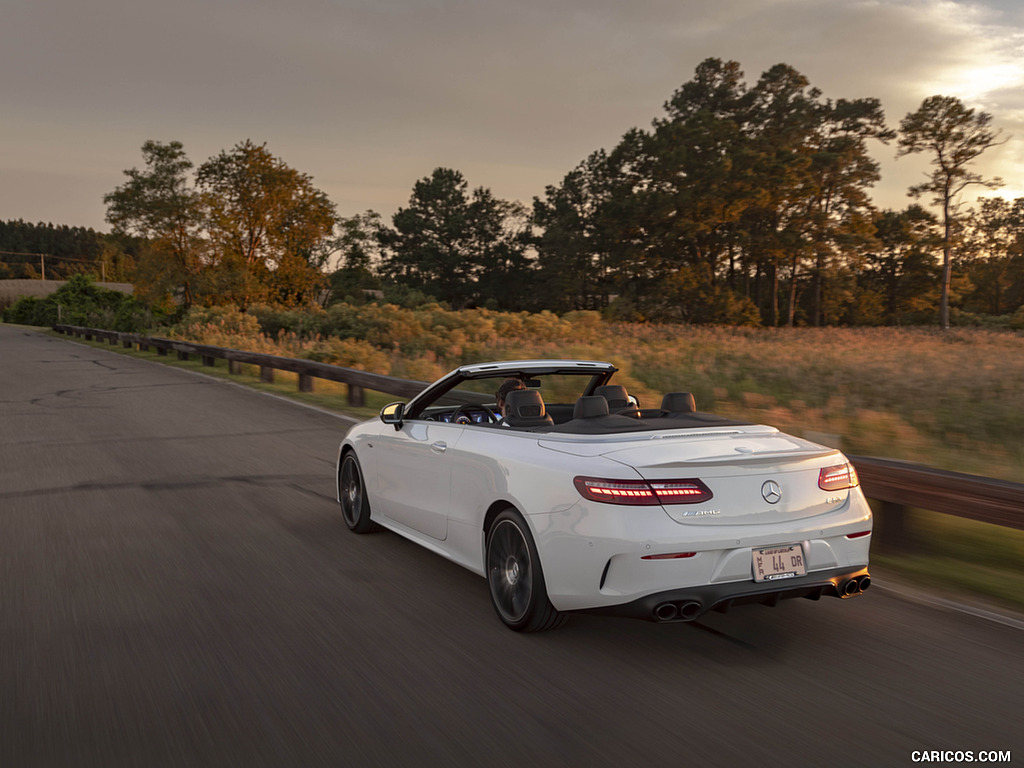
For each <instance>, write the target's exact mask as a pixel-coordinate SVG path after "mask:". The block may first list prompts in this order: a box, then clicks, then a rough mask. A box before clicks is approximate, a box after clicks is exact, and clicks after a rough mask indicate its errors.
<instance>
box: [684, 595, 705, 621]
mask: <svg viewBox="0 0 1024 768" xmlns="http://www.w3.org/2000/svg"><path fill="white" fill-rule="evenodd" d="M700 608H701V605H700V603H698V602H697V601H696V600H687V601H686V602H685V603H680V604H679V618H681V619H682V620H683V621H692V620H693V619H696V618H697V617H698V616H699V615H700Z"/></svg>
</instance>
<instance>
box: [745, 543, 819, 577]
mask: <svg viewBox="0 0 1024 768" xmlns="http://www.w3.org/2000/svg"><path fill="white" fill-rule="evenodd" d="M750 554H751V557H752V559H753V566H754V581H775V580H777V579H792V578H794V577H795V576H803V575H805V574H806V573H807V566H806V564H805V563H804V548H803V546H802V545H800V544H793V545H792V546H788V547H768V548H766V549H755V550H753V551H752V552H751V553H750Z"/></svg>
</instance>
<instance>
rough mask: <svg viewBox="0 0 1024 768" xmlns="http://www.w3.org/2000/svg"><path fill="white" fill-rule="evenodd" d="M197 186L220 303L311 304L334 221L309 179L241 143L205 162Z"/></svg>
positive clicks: (320, 281) (332, 212)
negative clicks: (261, 300)
mask: <svg viewBox="0 0 1024 768" xmlns="http://www.w3.org/2000/svg"><path fill="white" fill-rule="evenodd" d="M196 182H197V186H198V189H199V191H200V193H201V194H202V201H203V204H204V207H205V212H206V227H207V230H208V232H209V237H210V241H211V244H212V245H213V247H214V253H215V259H216V267H217V269H216V270H215V276H216V281H217V289H218V290H217V292H218V293H219V294H220V296H221V298H222V299H224V300H228V301H233V302H235V303H238V304H239V305H240V306H242V307H246V306H248V305H249V303H251V302H252V301H253V300H256V299H263V300H269V301H276V302H283V303H300V302H303V301H307V302H308V301H311V300H312V299H313V298H314V297H315V293H316V291H317V290H318V289H320V288H321V287H322V286H323V284H324V282H325V280H326V278H325V275H324V273H323V272H322V270H321V267H322V266H323V265H324V264H325V263H326V261H327V258H328V257H329V255H330V250H329V247H328V244H329V243H330V241H331V236H332V233H333V230H334V224H335V221H336V218H337V217H336V214H335V208H334V204H333V203H332V202H331V201H330V200H328V198H327V196H326V195H325V194H324V193H323V192H321V191H320V190H319V189H317V188H316V187H315V186H313V180H312V178H311V177H310V176H308V175H306V174H304V173H300V172H298V171H296V170H295V169H293V168H291V167H289V166H288V165H287V164H286V163H285V162H284V161H283V160H281V159H279V158H277V157H274V156H273V155H272V154H271V153H270V152H269V151H268V150H267V148H266V145H265V144H261V145H256V144H254V143H253V142H252V141H250V140H248V139H246V140H245V141H243V142H241V143H239V144H236V145H235V146H234V148H232V150H231V151H230V152H221V153H220V154H219V155H217V156H216V157H212V158H210V159H209V160H208V161H206V162H205V163H203V165H202V166H200V168H199V171H198V173H197V176H196Z"/></svg>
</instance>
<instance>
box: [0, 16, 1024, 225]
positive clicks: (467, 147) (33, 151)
mask: <svg viewBox="0 0 1024 768" xmlns="http://www.w3.org/2000/svg"><path fill="white" fill-rule="evenodd" d="M1022 32H1024V12H1021V11H1020V10H1019V9H1016V6H1015V4H1014V1H1013V0H990V1H989V2H986V3H983V4H973V5H970V4H966V3H952V2H944V1H939V0H834V1H833V0H829V1H826V0H719V2H716V3H706V2H703V0H684V1H682V2H681V1H680V0H633V1H632V2H630V3H622V2H619V1H618V0H586V2H584V1H583V0H565V2H561V3H550V2H547V0H545V1H544V2H541V0H520V2H516V3H509V2H497V1H496V0H293V2H290V3H283V2H278V1H277V0H246V2H241V0H179V2H177V3H171V4H169V3H155V2H138V0H94V1H93V2H90V3H80V2H75V1H74V0H36V2H33V3H19V4H15V5H14V6H13V7H12V8H10V9H5V18H4V24H3V25H2V26H0V78H2V80H0V83H2V87H3V93H4V99H5V110H4V112H3V113H0V135H2V136H3V138H4V141H3V147H2V148H0V178H3V179H7V178H9V174H10V173H11V172H13V171H14V170H17V172H18V174H19V175H18V179H19V183H18V187H17V189H14V188H13V187H12V185H10V184H9V183H4V182H0V218H19V217H24V218H27V219H36V218H42V219H47V220H54V221H65V222H67V223H69V224H76V223H77V224H85V225H89V226H95V227H102V226H103V208H102V196H103V194H104V193H105V192H109V191H110V190H111V189H112V188H113V187H114V186H115V185H116V184H118V183H120V180H121V171H122V170H123V169H125V168H128V167H131V166H132V165H138V164H139V162H140V154H139V147H140V146H141V145H142V143H143V142H144V141H145V140H147V139H151V138H152V139H158V140H163V141H167V140H171V139H177V140H180V141H182V142H184V144H185V148H186V150H187V151H188V153H189V156H190V157H191V158H192V159H193V160H194V161H195V162H196V163H200V162H202V161H203V160H205V159H206V158H207V157H209V156H211V155H213V154H215V153H217V152H219V151H220V150H222V149H227V148H230V147H231V146H233V145H234V144H235V143H237V142H238V141H241V140H243V139H246V138H251V139H253V140H254V141H257V142H263V141H266V142H267V143H268V148H269V149H270V150H271V151H272V152H274V154H276V155H278V156H280V157H282V158H283V159H284V160H285V161H286V162H288V163H289V164H291V165H292V166H294V167H296V168H298V169H299V170H301V171H303V172H306V173H309V174H311V175H312V176H313V177H314V180H315V181H316V183H317V184H318V185H319V186H320V187H321V188H322V189H324V191H325V192H327V194H328V195H329V196H331V198H332V199H333V200H334V201H335V202H336V203H337V205H338V208H339V211H340V212H342V213H344V214H354V213H357V212H360V211H362V210H364V209H366V208H369V207H372V208H374V209H376V210H378V211H381V212H382V213H384V214H385V215H387V214H389V213H390V212H392V211H393V210H394V209H395V208H397V207H398V206H400V205H403V204H405V202H406V200H407V199H408V196H409V193H410V191H411V188H412V184H413V182H414V181H415V180H416V179H418V178H421V177H423V176H425V175H427V174H429V173H430V171H431V170H432V169H433V168H434V167H437V166H442V165H443V166H450V167H454V168H457V169H458V170H460V171H462V172H463V173H464V175H465V176H466V177H467V179H468V180H469V182H470V184H471V185H473V186H487V187H490V188H491V189H492V190H493V191H494V193H495V194H496V195H498V196H500V197H506V198H515V199H520V200H523V201H526V202H528V201H529V199H530V198H531V197H532V196H533V195H539V194H541V193H542V192H543V189H544V186H545V185H546V184H552V183H557V182H558V181H559V180H560V179H561V178H562V176H564V175H565V173H567V172H568V171H569V170H570V169H571V168H572V167H573V166H575V165H576V164H577V163H578V162H580V161H581V160H583V159H584V158H585V157H586V156H587V155H588V154H589V153H590V152H592V151H594V150H596V149H598V148H601V147H604V148H610V147H611V146H612V145H614V144H615V143H616V142H617V141H618V139H619V138H620V137H621V135H622V134H623V133H625V132H626V131H627V130H629V129H630V128H632V127H635V126H640V127H646V126H648V125H649V124H650V122H651V121H652V120H653V119H654V118H655V117H659V116H660V115H661V114H662V105H663V104H664V102H665V101H666V100H667V99H669V98H670V97H671V95H672V93H673V91H674V90H675V89H676V88H678V87H679V86H680V85H682V84H683V83H684V82H686V81H687V80H689V79H690V78H691V77H692V75H693V71H694V68H695V67H696V66H697V65H698V64H699V63H700V62H701V61H702V60H703V59H705V58H707V57H718V58H722V59H734V60H736V61H739V62H740V64H741V65H742V66H743V68H744V70H745V71H746V73H747V78H748V80H750V81H751V82H753V81H754V80H756V79H757V77H758V76H759V75H760V74H761V73H762V72H763V71H764V70H766V69H768V68H769V67H770V66H772V65H774V64H777V63H780V62H784V63H787V64H790V65H792V66H794V67H795V68H796V69H798V70H799V71H801V72H802V73H803V74H804V75H806V76H807V77H808V78H809V80H810V81H811V83H812V85H814V86H817V87H819V88H821V89H822V90H823V92H824V94H825V96H826V97H827V98H832V99H836V98H861V97H876V98H879V99H881V101H882V103H883V106H884V107H885V109H886V112H887V114H888V116H889V121H890V123H891V124H893V125H895V124H897V123H898V121H899V119H900V118H901V117H902V116H903V115H904V114H906V113H907V112H909V111H912V110H914V109H916V108H917V106H918V105H919V104H920V102H921V100H922V99H924V98H925V97H927V96H929V95H932V94H933V93H943V94H945V95H954V96H959V97H960V98H963V99H964V100H965V101H967V102H968V103H969V105H971V106H978V107H980V108H982V109H986V110H989V111H991V112H992V114H993V115H994V116H995V118H996V122H997V124H998V125H1000V126H1002V127H1004V128H1005V129H1006V130H1007V133H1012V134H1015V135H1016V136H1018V137H1021V138H1019V139H1014V140H1012V142H1013V146H1010V145H1008V146H1007V147H1004V148H1002V150H1001V151H1000V152H999V153H998V159H999V162H1000V164H1001V169H1000V170H999V171H998V174H999V175H1003V176H1004V177H1006V178H1007V179H1008V180H1010V179H1011V178H1016V179H1022V180H1024V165H1022V164H1021V152H1020V151H1019V150H1017V149H1016V146H1017V145H1016V142H1019V141H1022V140H1024V103H1022V102H1024V96H1022V94H1024V88H1021V85H1022V84H1024V72H1022V69H1021V62H1022V61H1024V57H1022V56H1021V45H1022V37H1021V35H1022ZM877 155H878V157H879V159H880V160H882V161H883V172H884V174H885V178H884V180H883V183H882V185H880V186H879V188H878V190H876V199H878V200H880V201H881V202H882V204H884V205H889V206H900V205H904V204H905V203H906V201H905V194H904V192H905V189H906V188H907V187H908V186H910V185H911V184H913V183H914V182H915V181H917V180H918V178H919V176H920V173H921V172H922V171H923V169H924V167H925V166H924V165H923V163H924V161H923V159H922V158H919V159H918V160H920V162H918V161H917V160H915V159H914V158H904V159H902V160H900V161H899V163H896V162H895V161H894V159H893V157H894V155H895V149H893V148H892V147H889V148H885V147H880V148H879V150H878V153H877ZM996 156H997V153H996V152H995V151H993V153H992V160H993V162H994V159H995V158H996ZM985 161H986V163H988V162H989V158H988V156H986V158H985ZM33 169H35V170H36V171H38V174H37V175H38V181H37V183H33V181H32V179H33V174H32V170H33ZM983 172H986V173H992V175H995V173H994V172H992V171H989V170H988V169H987V166H986V167H985V168H984V169H983ZM61 175H64V176H66V178H67V184H58V185H57V190H58V191H57V192H56V193H55V192H54V179H56V178H59V177H61ZM90 175H91V177H92V179H93V182H92V185H93V186H92V192H91V193H87V191H86V190H88V188H89V185H88V183H87V181H85V180H84V178H87V177H88V176H90ZM44 179H45V182H44ZM1022 183H1024V182H1022ZM87 199H88V202H87V203H86V202H85V201H86V200H87Z"/></svg>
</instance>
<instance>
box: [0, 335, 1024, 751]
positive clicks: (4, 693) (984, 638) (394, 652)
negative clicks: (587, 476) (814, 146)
mask: <svg viewBox="0 0 1024 768" xmlns="http://www.w3.org/2000/svg"><path fill="white" fill-rule="evenodd" d="M346 427H347V422H346V421H344V420H342V419H339V418H336V417H333V416H330V415H328V414H324V413H321V412H318V411H313V410H309V409H305V408H302V407H299V406H297V405H294V404H291V403H287V402H284V401H282V400H279V399H275V398H271V397H267V396H265V395H261V394H258V393H255V392H251V391H248V390H245V389H242V388H240V387H236V386H233V385H231V384H227V383H224V382H221V381H215V380H212V379H208V378H206V377H202V376H198V375H195V374H191V373H188V372H184V371H180V370H175V369H172V368H168V367H164V366H160V365H157V364H154V363H149V362H146V361H141V360H135V359H131V358H127V357H124V356H121V355H118V354H116V353H114V352H112V351H107V350H102V349H92V348H88V347H85V346H81V345H78V344H75V343H73V342H71V341H68V340H65V339H57V338H50V337H46V336H43V335H40V334H36V333H32V332H27V331H25V330H24V329H20V328H12V327H10V326H2V325H0V766H3V767H5V768H6V767H7V766H11V767H12V768H20V767H21V766H26V767H28V766H49V765H53V766H103V767H106V766H165V765H166V766H206V765H212V766H376V765H382V766H383V765H387V766H435V765H436V766H526V765H529V766H547V765H552V766H554V765H558V766H682V765H709V766H733V765H736V766H739V765H746V766H786V765H798V766H837V767H841V766H901V765H913V764H915V763H914V762H913V761H912V753H913V752H914V751H916V750H974V751H976V752H979V751H982V750H1000V751H1006V750H1009V751H1011V753H1012V756H1013V758H1014V760H1015V761H1016V762H1021V761H1024V737H1022V733H1024V729H1022V728H1021V725H1020V723H1021V711H1022V709H1024V707H1022V705H1024V693H1022V682H1024V653H1022V648H1024V645H1022V639H1024V633H1022V632H1021V631H1020V630H1019V629H1015V628H1013V627H1011V626H1003V625H1000V624H997V623H992V622H988V621H985V620H982V619H980V618H975V617H972V616H967V615H963V614H960V613H956V612H951V611H947V610H940V609H935V608H931V607H927V606H923V605H918V604H915V603H913V602H908V601H905V600H903V599H900V598H899V597H897V596H895V595H893V594H891V593H888V592H885V591H882V590H872V591H870V592H868V593H867V594H865V595H863V596H861V597H858V598H856V599H853V600H847V601H840V600H830V599H827V600H822V601H820V602H819V603H812V602H809V601H802V600H799V601H789V602H788V603H784V604H782V605H780V606H779V607H777V608H774V609H771V608H765V607H762V606H751V607H747V608H743V609H736V610H735V611H733V612H732V613H730V614H728V615H724V616H722V615H712V616H710V617H707V618H706V619H703V620H702V621H700V622H699V623H693V624H675V625H655V624H648V623H645V622H638V621H631V620H627V619H608V618H598V617H574V618H573V619H571V620H570V622H569V623H568V624H567V625H566V626H565V627H564V628H562V629H560V630H557V631H555V632H551V633H546V634H541V635H528V636H522V635H517V634H515V633H512V632H509V631H508V630H506V629H505V628H504V627H503V626H502V625H501V623H500V622H499V621H498V619H497V618H496V617H495V616H494V614H493V611H492V609H491V607H490V604H489V602H488V599H487V590H486V586H485V584H484V582H483V580H482V579H480V578H478V577H477V576H474V575H473V574H471V573H469V572H468V571H464V570H462V569H460V568H459V567H457V566H454V565H452V564H450V563H448V562H447V561H445V560H443V559H442V558H439V557H437V556H435V555H432V554H430V553H429V552H426V551H424V550H422V549H419V548H417V547H416V546H414V545H412V544H410V543H408V542H406V541H405V540H403V539H401V538H400V537H398V536H395V535H393V534H390V533H379V534H374V535H369V536H355V535H353V534H351V533H349V532H348V530H347V529H346V528H345V526H344V524H343V523H342V521H341V519H340V517H339V514H338V511H337V507H336V504H335V502H334V497H333V492H334V489H333V472H334V459H335V454H336V451H337V445H338V442H339V439H340V438H341V436H342V435H343V434H344V431H345V429H346Z"/></svg>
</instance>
